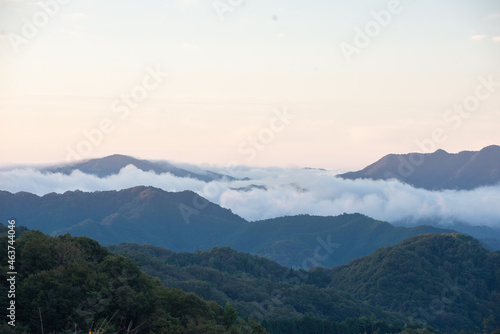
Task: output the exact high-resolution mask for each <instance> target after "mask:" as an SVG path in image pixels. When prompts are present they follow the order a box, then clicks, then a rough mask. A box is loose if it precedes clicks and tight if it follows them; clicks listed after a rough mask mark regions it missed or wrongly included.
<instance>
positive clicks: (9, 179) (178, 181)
mask: <svg viewBox="0 0 500 334" xmlns="http://www.w3.org/2000/svg"><path fill="white" fill-rule="evenodd" d="M214 171H215V172H220V173H225V172H227V171H225V170H214ZM231 175H232V176H235V177H240V178H242V177H248V178H249V179H250V180H244V181H243V180H239V181H231V182H229V181H213V182H210V183H206V182H203V181H200V180H196V179H192V178H180V177H175V176H173V175H171V174H168V173H166V174H155V173H153V172H143V171H141V170H138V169H137V168H136V167H134V166H131V165H129V166H127V167H125V168H123V169H122V170H121V171H120V173H119V174H116V175H112V176H109V177H106V178H99V177H97V176H94V175H88V174H84V173H82V172H80V171H75V172H73V173H72V174H71V175H64V174H60V173H47V174H44V173H41V172H40V171H38V170H36V169H32V168H23V169H13V170H8V171H0V189H1V190H6V191H10V192H19V191H26V192H30V193H34V194H37V195H44V194H47V193H50V192H57V193H63V192H65V191H68V190H77V189H79V190H82V191H103V190H120V189H125V188H130V187H134V186H138V185H144V186H154V187H157V188H161V189H163V190H166V191H183V190H192V191H195V192H197V193H198V194H200V195H201V196H203V197H205V198H207V199H208V200H210V201H212V202H214V203H217V204H220V205H221V206H223V207H225V208H229V209H231V210H232V211H233V212H234V213H236V214H238V215H240V216H242V217H243V218H245V219H247V220H250V221H255V220H260V219H266V218H273V217H278V216H284V215H297V214H312V215H323V216H326V215H338V214H342V213H344V212H345V213H355V212H358V213H363V214H366V215H368V216H370V217H373V218H375V219H380V220H384V221H388V222H401V221H406V222H407V223H417V222H419V221H429V220H432V221H434V222H435V221H439V223H440V224H441V225H443V226H446V225H447V224H451V223H452V222H462V223H466V224H469V225H485V226H491V227H497V228H500V205H499V203H500V186H495V187H482V188H477V189H475V190H471V191H455V190H445V191H439V192H437V191H428V190H425V189H417V188H413V187H411V186H409V185H407V184H403V183H401V182H398V181H395V180H390V181H372V180H355V181H352V180H344V179H341V178H337V177H335V173H333V172H329V171H321V170H313V169H295V168H290V169H281V168H252V167H239V168H237V169H234V170H232V173H231ZM256 185H257V186H259V187H255V186H256ZM262 186H264V187H265V188H264V187H262Z"/></svg>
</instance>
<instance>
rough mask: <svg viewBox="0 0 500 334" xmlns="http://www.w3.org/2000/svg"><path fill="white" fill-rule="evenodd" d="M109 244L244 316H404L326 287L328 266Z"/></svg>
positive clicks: (229, 252)
mask: <svg viewBox="0 0 500 334" xmlns="http://www.w3.org/2000/svg"><path fill="white" fill-rule="evenodd" d="M108 248H109V249H110V250H111V251H113V252H114V253H116V254H118V255H123V256H127V257H130V258H132V259H134V260H135V261H137V262H138V263H139V264H140V266H141V268H142V269H143V270H144V271H145V272H147V273H148V274H150V275H152V276H154V277H158V278H159V279H160V280H161V281H162V282H163V283H164V284H165V285H167V286H170V287H177V288H181V289H183V290H185V291H190V292H194V293H196V294H197V295H199V296H201V297H202V298H204V299H206V300H213V301H215V302H217V303H218V304H219V305H221V306H223V305H226V303H227V302H229V303H230V304H231V305H233V306H234V307H235V308H236V309H237V310H238V313H239V314H240V315H241V316H242V317H244V318H248V317H253V318H255V319H265V318H267V319H269V318H290V317H297V316H299V317H300V316H303V315H309V316H311V317H318V318H327V317H328V318H331V319H333V320H336V321H342V320H344V319H345V318H348V317H359V316H363V315H365V316H370V315H371V314H375V315H376V316H377V317H379V318H381V317H384V318H385V319H388V320H390V321H395V320H399V321H401V322H403V320H404V317H403V316H401V315H394V314H387V313H385V312H384V311H382V310H381V309H379V308H376V307H372V306H370V305H365V304H363V303H360V302H357V301H354V300H352V298H351V297H350V296H348V295H346V294H344V293H342V292H340V291H338V290H336V289H331V288H330V289H327V288H326V285H327V284H328V283H327V282H330V277H329V275H330V272H329V271H327V270H326V269H315V270H310V271H309V272H306V271H304V270H292V269H288V268H284V267H282V266H280V265H279V264H277V263H276V262H273V261H270V260H268V259H265V258H260V257H257V256H255V255H249V254H243V253H239V252H236V251H235V250H233V249H230V248H228V247H222V248H213V249H211V250H208V251H197V252H194V253H174V252H172V251H170V250H166V249H163V248H160V247H156V246H151V245H137V244H125V243H123V244H120V245H119V246H110V247H108ZM315 283H318V285H315Z"/></svg>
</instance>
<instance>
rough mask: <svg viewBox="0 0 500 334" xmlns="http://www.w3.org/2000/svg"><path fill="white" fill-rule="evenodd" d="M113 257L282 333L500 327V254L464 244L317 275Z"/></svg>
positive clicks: (426, 241)
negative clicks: (315, 321) (310, 321)
mask: <svg viewBox="0 0 500 334" xmlns="http://www.w3.org/2000/svg"><path fill="white" fill-rule="evenodd" d="M110 249H111V250H112V251H113V252H115V253H117V254H121V255H125V256H128V257H131V258H133V259H135V260H136V261H138V262H139V263H140V266H141V268H143V270H145V271H146V272H148V273H150V274H151V275H153V276H155V277H159V278H160V279H161V280H162V282H164V283H165V284H167V285H169V286H175V287H180V288H182V289H184V290H186V291H193V292H196V293H197V294H200V295H201V296H202V297H203V298H206V299H210V300H216V301H218V302H219V303H220V302H221V301H223V300H227V299H229V300H230V302H231V303H232V304H233V305H235V306H236V307H237V308H238V310H239V311H240V312H241V313H242V314H243V315H254V316H256V317H257V318H260V319H267V320H266V321H267V322H266V324H267V326H268V328H274V329H275V330H276V328H290V327H289V326H292V325H291V323H294V324H295V325H297V326H300V325H299V323H295V322H296V321H297V319H299V318H300V317H302V316H309V317H313V318H323V319H325V318H329V319H331V320H334V321H342V319H345V318H346V317H353V318H358V317H360V316H367V317H370V316H371V315H374V316H375V317H376V318H377V319H381V320H384V321H386V322H387V323H392V322H393V321H400V323H404V322H406V323H408V324H411V323H414V324H420V325H425V324H430V325H432V326H433V327H435V328H438V329H440V330H442V331H444V332H450V333H452V332H457V333H458V332H460V331H461V330H466V331H472V332H486V333H490V332H491V331H493V330H494V329H495V328H497V327H500V318H499V317H498V314H500V303H499V302H500V252H498V251H497V252H491V251H488V250H485V249H484V248H483V247H482V246H481V244H480V243H479V242H478V241H477V240H476V239H474V238H472V237H469V236H466V235H462V234H442V235H433V234H426V235H420V236H415V237H413V238H410V239H408V240H405V241H403V242H401V243H399V244H398V245H395V246H391V247H383V248H380V249H379V250H377V251H375V252H374V253H372V254H370V255H368V256H365V257H362V258H360V259H356V260H353V261H351V262H350V263H349V264H347V265H343V266H340V267H336V268H333V269H325V268H314V269H310V270H308V271H303V270H300V271H295V270H290V269H287V268H284V267H281V266H279V265H278V264H277V263H275V262H273V261H270V260H267V259H263V258H259V257H256V256H254V255H249V254H243V253H239V252H236V251H234V250H232V249H230V248H214V249H211V250H209V251H199V252H195V253H175V252H172V251H169V250H165V249H162V248H159V247H154V246H149V245H137V244H121V245H119V246H112V247H110ZM275 319H281V320H280V321H275ZM287 319H288V320H287ZM290 319H295V320H290ZM273 326H277V327H273ZM318 326H319V325H318ZM321 326H326V325H325V324H324V323H322V325H321ZM330 328H334V327H330ZM285 332H286V331H284V332H283V333H285ZM327 332H328V331H327Z"/></svg>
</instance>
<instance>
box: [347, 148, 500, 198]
mask: <svg viewBox="0 0 500 334" xmlns="http://www.w3.org/2000/svg"><path fill="white" fill-rule="evenodd" d="M338 177H341V178H344V179H351V180H355V179H373V180H388V179H397V180H399V181H402V182H405V183H408V184H409V185H411V186H413V187H417V188H423V189H427V190H444V189H457V190H472V189H475V188H478V187H482V186H492V185H497V184H499V183H500V146H498V145H490V146H486V147H484V148H483V149H481V150H480V151H461V152H458V153H448V152H446V151H444V150H442V149H439V150H437V151H435V152H433V153H408V154H388V155H386V156H384V157H382V158H381V159H379V160H378V161H376V162H374V163H372V164H370V165H368V166H367V167H365V168H364V169H362V170H359V171H355V172H348V173H344V174H339V175H338Z"/></svg>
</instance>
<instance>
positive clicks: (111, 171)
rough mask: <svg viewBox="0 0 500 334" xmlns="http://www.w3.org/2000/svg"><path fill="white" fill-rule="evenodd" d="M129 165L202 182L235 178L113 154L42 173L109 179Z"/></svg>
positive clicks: (64, 165)
mask: <svg viewBox="0 0 500 334" xmlns="http://www.w3.org/2000/svg"><path fill="white" fill-rule="evenodd" d="M128 165H133V166H135V167H136V168H137V169H140V170H142V171H144V172H154V173H156V174H164V173H170V174H172V175H174V176H177V177H183V178H193V179H197V180H200V181H205V182H210V181H214V180H221V179H228V180H236V179H235V178H233V177H231V176H228V175H223V174H218V173H214V172H210V171H202V170H200V171H199V172H193V171H189V170H186V169H184V168H180V167H177V166H175V165H173V164H172V163H170V162H167V161H150V160H144V159H138V158H134V157H131V156H128V155H123V154H113V155H109V156H105V157H102V158H96V159H89V160H82V161H78V162H74V163H71V164H62V165H57V166H52V167H47V168H44V169H42V170H41V171H42V172H48V173H62V174H67V175H69V174H71V173H72V172H74V171H75V170H79V171H81V172H83V173H85V174H91V175H96V176H98V177H107V176H110V175H115V174H118V173H120V171H121V170H122V169H123V168H125V167H126V166H128Z"/></svg>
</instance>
